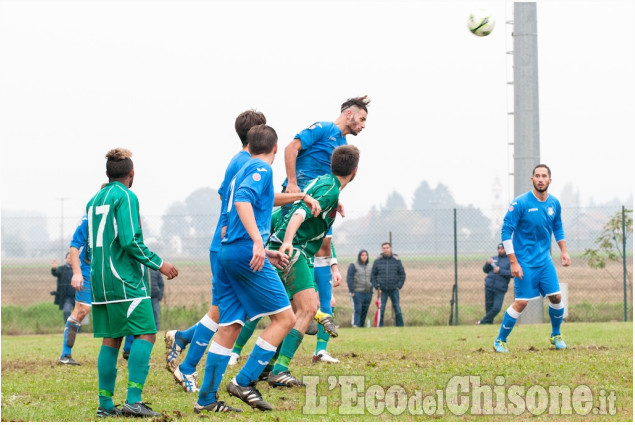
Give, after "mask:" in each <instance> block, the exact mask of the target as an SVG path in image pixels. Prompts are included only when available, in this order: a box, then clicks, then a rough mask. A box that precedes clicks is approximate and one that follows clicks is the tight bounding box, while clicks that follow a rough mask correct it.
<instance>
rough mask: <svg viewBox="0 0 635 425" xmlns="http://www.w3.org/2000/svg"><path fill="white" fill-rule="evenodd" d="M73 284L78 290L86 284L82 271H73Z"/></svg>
mask: <svg viewBox="0 0 635 425" xmlns="http://www.w3.org/2000/svg"><path fill="white" fill-rule="evenodd" d="M71 286H72V287H73V289H75V290H76V291H79V290H81V289H82V286H84V277H83V276H82V274H81V273H73V277H72V278H71Z"/></svg>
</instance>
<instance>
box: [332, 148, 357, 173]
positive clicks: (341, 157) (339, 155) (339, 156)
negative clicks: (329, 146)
mask: <svg viewBox="0 0 635 425" xmlns="http://www.w3.org/2000/svg"><path fill="white" fill-rule="evenodd" d="M358 164H359V149H357V147H356V146H353V145H343V146H338V147H336V148H335V149H334V150H333V154H332V155H331V172H332V173H333V174H335V175H336V176H338V177H347V176H351V179H350V180H353V179H354V178H355V174H357V165H358ZM350 180H349V181H350Z"/></svg>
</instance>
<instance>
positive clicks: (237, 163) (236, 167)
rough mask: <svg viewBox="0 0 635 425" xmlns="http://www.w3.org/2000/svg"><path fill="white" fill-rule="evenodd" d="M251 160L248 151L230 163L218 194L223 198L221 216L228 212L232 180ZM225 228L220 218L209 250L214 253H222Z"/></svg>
mask: <svg viewBox="0 0 635 425" xmlns="http://www.w3.org/2000/svg"><path fill="white" fill-rule="evenodd" d="M250 159H251V155H249V152H247V151H240V152H238V153H237V154H236V155H234V157H233V158H232V160H231V161H230V162H229V165H228V166H227V169H226V170H225V178H224V179H223V183H221V185H220V188H219V189H218V194H219V195H220V197H221V209H220V212H221V216H222V212H223V211H226V210H227V203H228V198H229V189H230V185H231V182H232V180H233V179H234V177H236V173H238V171H240V169H241V168H243V166H244V165H245V164H246V163H247V162H248V161H249V160H250ZM222 228H223V223H222V220H221V217H220V216H219V218H218V224H217V225H216V231H215V232H214V238H213V239H212V244H211V245H210V247H209V250H210V251H212V252H218V251H220V242H221V239H222V237H221V230H222Z"/></svg>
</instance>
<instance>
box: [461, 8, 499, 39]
mask: <svg viewBox="0 0 635 425" xmlns="http://www.w3.org/2000/svg"><path fill="white" fill-rule="evenodd" d="M494 25H496V20H495V19H494V17H493V16H492V15H491V14H490V13H489V12H488V11H487V10H484V9H478V10H475V11H473V12H472V13H470V16H469V17H468V18H467V28H468V29H469V30H470V32H471V33H472V34H474V35H478V36H479V37H485V36H486V35H489V34H490V33H491V32H492V31H493V30H494Z"/></svg>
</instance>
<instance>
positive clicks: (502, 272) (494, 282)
mask: <svg viewBox="0 0 635 425" xmlns="http://www.w3.org/2000/svg"><path fill="white" fill-rule="evenodd" d="M483 271H484V272H485V273H487V276H486V277H485V316H483V318H482V319H481V320H479V321H478V322H476V324H477V325H485V324H489V325H491V324H493V323H494V317H496V315H497V314H498V313H499V312H500V311H501V308H502V306H503V300H504V299H505V293H506V292H507V288H508V287H509V279H511V277H512V271H511V266H510V263H509V258H507V254H506V253H505V247H504V246H503V244H502V243H499V244H498V255H495V256H493V257H491V258H489V259H488V260H487V262H486V263H485V265H484V266H483Z"/></svg>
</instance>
